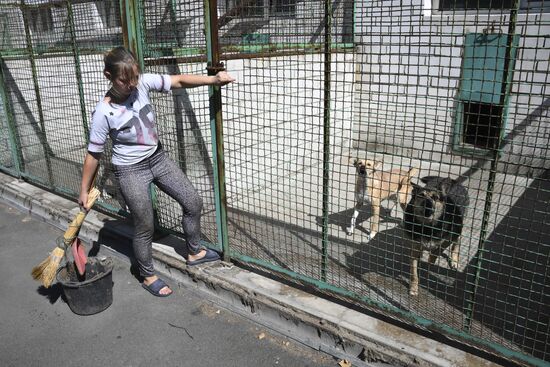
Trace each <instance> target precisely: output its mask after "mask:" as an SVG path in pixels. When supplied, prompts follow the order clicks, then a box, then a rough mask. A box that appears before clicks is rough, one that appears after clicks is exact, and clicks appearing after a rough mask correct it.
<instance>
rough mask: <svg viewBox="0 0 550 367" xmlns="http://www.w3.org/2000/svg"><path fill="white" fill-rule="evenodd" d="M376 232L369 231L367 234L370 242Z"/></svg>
mask: <svg viewBox="0 0 550 367" xmlns="http://www.w3.org/2000/svg"><path fill="white" fill-rule="evenodd" d="M377 233H378V232H374V231H371V232H369V241H370V240H372V239H373V238H374V237H375V236H376V234H377Z"/></svg>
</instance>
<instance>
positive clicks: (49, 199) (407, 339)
mask: <svg viewBox="0 0 550 367" xmlns="http://www.w3.org/2000/svg"><path fill="white" fill-rule="evenodd" d="M0 199H2V200H4V201H5V202H7V203H8V204H11V205H13V206H15V207H18V208H20V209H22V210H23V211H26V212H29V214H31V215H33V216H35V217H37V218H39V219H41V220H43V221H44V222H46V223H49V224H51V225H54V226H56V227H58V228H60V229H61V230H65V229H66V228H67V224H68V223H69V222H70V221H71V220H72V218H73V217H74V215H75V214H76V213H77V212H78V206H77V205H76V203H75V202H73V201H70V200H67V199H64V198H62V197H60V196H57V195H54V194H52V193H49V192H47V191H45V190H42V189H40V188H38V187H36V186H33V185H30V184H28V183H26V182H24V181H21V180H17V179H15V178H13V177H11V176H7V175H5V174H2V173H0ZM106 224H108V225H106ZM100 231H102V233H103V234H105V232H108V233H109V235H110V236H113V237H115V238H120V239H121V240H124V241H130V239H131V235H132V229H131V227H129V226H128V224H125V223H121V222H120V221H114V220H113V218H112V217H109V216H107V215H104V214H102V213H99V212H96V211H91V212H90V213H89V214H88V216H87V217H86V220H85V222H84V224H83V226H82V229H81V232H80V235H79V237H80V238H81V239H82V240H83V241H84V242H86V243H93V242H97V241H98V239H99V238H100ZM171 241H173V238H166V239H162V240H159V241H158V242H155V243H154V246H153V252H154V258H155V267H156V269H157V270H158V271H159V272H161V273H164V274H165V275H167V276H169V277H170V278H172V280H174V281H176V282H178V285H179V286H184V287H186V288H190V287H191V288H195V289H196V290H197V291H199V292H204V293H206V294H208V296H209V299H212V301H213V302H214V303H216V304H217V305H219V306H220V307H224V308H227V309H230V310H231V311H234V312H236V313H238V314H240V315H243V316H245V317H247V318H249V319H251V320H253V321H255V322H257V323H259V324H261V325H264V326H265V327H267V328H270V329H272V330H274V331H275V332H278V333H280V334H283V335H285V336H287V337H290V338H293V339H295V340H297V341H298V342H301V343H303V344H305V345H308V346H310V347H312V348H314V349H318V350H322V351H324V352H326V353H328V354H331V355H333V356H335V357H337V358H342V359H347V360H349V361H350V362H351V363H352V365H353V366H385V365H390V366H430V367H450V366H457V367H458V366H460V367H463V366H480V367H484V366H486V367H492V366H499V365H498V364H496V363H494V362H491V361H488V360H486V359H482V358H480V357H478V356H475V355H472V354H470V353H468V352H465V351H462V350H459V349H457V348H454V347H452V346H449V345H447V344H444V343H441V342H438V341H436V340H433V339H430V338H427V337H424V336H421V335H419V334H416V333H414V332H411V331H408V330H406V329H403V328H400V327H398V326H395V325H393V324H390V323H387V322H384V321H381V320H379V319H376V318H374V317H371V316H368V315H366V314H364V313H361V312H357V311H354V310H352V309H349V308H347V307H344V306H342V305H339V304H336V303H333V302H330V301H328V300H326V299H323V298H320V297H317V296H313V295H311V294H309V293H305V292H303V291H301V290H299V289H295V288H291V287H289V286H287V285H284V284H282V283H279V282H276V281H274V280H272V279H269V278H266V277H263V276H261V275H259V274H256V273H252V272H249V271H246V270H244V269H241V268H238V267H236V266H233V265H232V264H228V263H223V262H220V263H215V264H206V265H202V266H196V267H193V268H189V267H187V266H186V264H185V260H184V259H183V258H182V257H181V256H180V255H178V254H177V253H176V252H175V251H174V248H173V245H170V242H171ZM53 243H54V242H53V239H52V244H53ZM52 248H53V247H52ZM102 248H104V249H105V250H107V251H109V252H111V253H112V254H113V255H115V256H122V257H126V256H125V255H123V254H121V253H120V252H118V251H116V250H115V249H113V248H109V247H106V246H103V245H102ZM44 255H45V256H46V255H47V254H44ZM29 271H30V269H29Z"/></svg>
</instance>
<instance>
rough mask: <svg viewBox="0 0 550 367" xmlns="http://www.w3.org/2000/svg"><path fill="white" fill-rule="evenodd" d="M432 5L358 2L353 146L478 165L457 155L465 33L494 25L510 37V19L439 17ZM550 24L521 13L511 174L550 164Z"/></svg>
mask: <svg viewBox="0 0 550 367" xmlns="http://www.w3.org/2000/svg"><path fill="white" fill-rule="evenodd" d="M430 3H431V2H429V1H425V0H410V1H361V2H360V3H358V4H357V18H356V19H357V23H356V41H357V47H358V48H357V65H358V70H357V71H358V75H357V78H358V85H357V89H356V92H357V93H356V97H355V98H356V103H355V105H356V106H357V114H356V115H355V119H354V122H355V127H354V139H353V140H354V142H353V143H354V146H355V147H356V148H358V149H365V148H369V149H372V150H376V151H383V152H394V153H395V154H399V155H407V156H410V155H413V156H415V157H418V158H421V159H427V160H441V161H445V162H451V163H452V162H460V163H462V164H468V163H469V162H473V161H474V160H470V159H469V158H468V155H464V154H462V155H461V154H453V153H452V152H451V145H452V144H451V143H452V135H453V128H454V122H455V111H456V106H457V98H456V97H457V93H458V91H459V83H460V79H461V75H462V53H463V41H464V35H465V34H467V33H482V32H483V31H484V30H485V29H487V28H488V27H490V26H491V25H493V24H494V26H495V31H497V32H498V31H499V30H500V31H502V32H507V30H508V23H509V19H510V16H509V14H508V13H500V12H495V11H492V12H489V13H487V12H475V11H473V12H472V11H468V12H461V13H460V12H458V13H456V14H446V13H438V12H437V11H434V10H432V11H430V10H429V9H428V8H427V7H426V5H428V6H429V5H430ZM549 22H550V14H548V13H546V14H542V15H541V14H538V13H537V14H525V13H520V14H519V15H518V25H517V29H516V32H517V33H518V34H520V35H521V38H520V40H519V45H518V55H517V61H516V65H515V69H514V74H513V84H512V90H511V95H510V103H509V106H510V108H509V118H508V122H507V125H506V134H507V136H508V137H509V139H508V143H507V145H506V146H505V147H504V154H503V157H502V161H503V162H504V163H507V164H506V165H505V166H506V170H507V172H508V171H510V172H514V171H515V172H518V173H523V174H532V173H533V172H528V171H531V169H529V167H531V168H532V169H533V170H537V169H539V168H543V167H544V168H549V167H550V160H549V158H550V150H549V149H548V137H549V134H550V127H549V122H550V120H549V117H548V101H546V99H547V98H548V97H547V95H548V90H547V84H548V83H547V82H548V70H549V66H548V60H549V57H550V45H549V44H548V41H547V35H548V34H550V24H549ZM545 96H546V97H545ZM471 158H473V157H471ZM518 164H522V165H524V166H527V168H526V167H523V168H521V169H520V168H519V167H518ZM526 170H527V171H526Z"/></svg>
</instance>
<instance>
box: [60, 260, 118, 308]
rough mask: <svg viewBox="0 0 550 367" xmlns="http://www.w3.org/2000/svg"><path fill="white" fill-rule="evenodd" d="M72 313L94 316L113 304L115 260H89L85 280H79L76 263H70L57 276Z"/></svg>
mask: <svg viewBox="0 0 550 367" xmlns="http://www.w3.org/2000/svg"><path fill="white" fill-rule="evenodd" d="M56 278H57V281H58V282H59V283H60V284H61V287H62V288H63V293H64V294H65V298H66V300H67V304H68V305H69V308H70V309H71V311H73V312H74V313H76V314H77V315H93V314H96V313H99V312H101V311H103V310H105V309H106V308H107V307H109V306H110V305H111V304H112V303H113V260H112V259H111V258H109V257H107V258H101V259H98V258H95V257H90V258H88V264H86V274H85V275H84V279H79V276H78V275H77V273H76V270H75V266H74V263H71V262H68V263H67V265H66V266H64V267H62V268H60V269H59V270H58V271H57V274H56Z"/></svg>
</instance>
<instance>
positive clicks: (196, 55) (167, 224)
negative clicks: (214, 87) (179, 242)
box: [140, 1, 218, 244]
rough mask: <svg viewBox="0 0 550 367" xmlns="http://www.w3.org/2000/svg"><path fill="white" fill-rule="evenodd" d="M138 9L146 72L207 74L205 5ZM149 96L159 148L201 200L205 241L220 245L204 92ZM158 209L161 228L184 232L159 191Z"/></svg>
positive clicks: (177, 211)
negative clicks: (164, 150)
mask: <svg viewBox="0 0 550 367" xmlns="http://www.w3.org/2000/svg"><path fill="white" fill-rule="evenodd" d="M140 7H141V8H140V11H141V12H142V14H143V24H142V31H143V35H144V40H145V41H146V43H145V44H144V58H145V61H146V68H145V70H146V72H152V73H161V74H171V75H173V74H180V73H186V74H205V73H206V57H205V52H206V51H205V47H206V40H205V36H204V32H203V29H204V3H203V2H202V1H189V2H176V1H165V2H161V3H160V4H159V2H158V1H144V2H142V3H141V4H140ZM152 97H153V101H154V105H155V110H156V115H157V123H158V129H159V138H160V140H161V142H162V144H163V146H164V147H165V148H166V150H167V151H168V152H169V154H170V156H171V158H172V159H174V160H175V161H176V162H178V163H179V165H180V167H181V168H182V170H183V171H184V172H185V173H186V175H187V176H188V177H189V179H190V180H191V182H193V184H194V185H195V187H196V188H197V190H198V191H199V194H200V196H201V197H202V198H203V216H202V220H201V229H202V234H203V239H204V240H205V241H206V242H208V243H211V244H218V238H217V237H218V236H217V224H216V207H215V201H214V173H213V172H214V171H213V162H212V158H211V157H212V137H211V126H210V116H209V105H208V88H194V89H182V90H177V91H172V92H171V93H170V94H169V95H162V94H155V95H152ZM156 208H157V215H158V220H159V224H160V226H161V227H162V228H163V229H166V230H168V231H170V232H173V233H176V234H182V233H183V229H182V227H181V219H182V218H181V216H182V212H181V208H180V206H179V205H178V204H177V203H176V202H175V201H174V200H173V199H171V198H170V197H169V196H168V195H166V194H165V193H163V192H161V191H158V192H157V204H156Z"/></svg>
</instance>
